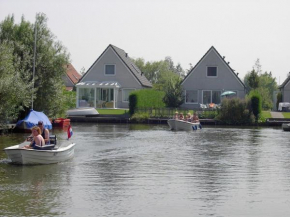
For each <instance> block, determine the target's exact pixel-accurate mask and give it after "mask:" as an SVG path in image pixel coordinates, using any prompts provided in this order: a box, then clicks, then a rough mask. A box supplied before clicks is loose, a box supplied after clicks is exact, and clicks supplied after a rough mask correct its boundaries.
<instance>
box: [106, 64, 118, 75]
mask: <svg viewBox="0 0 290 217" xmlns="http://www.w3.org/2000/svg"><path fill="white" fill-rule="evenodd" d="M115 74H116V67H115V65H105V75H115Z"/></svg>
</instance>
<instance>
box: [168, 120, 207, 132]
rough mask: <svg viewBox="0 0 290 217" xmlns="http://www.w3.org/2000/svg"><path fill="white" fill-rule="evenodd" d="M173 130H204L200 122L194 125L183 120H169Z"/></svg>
mask: <svg viewBox="0 0 290 217" xmlns="http://www.w3.org/2000/svg"><path fill="white" fill-rule="evenodd" d="M167 123H168V125H169V127H170V129H171V130H187V131H189V130H197V129H202V126H201V124H200V123H199V122H197V123H192V122H188V121H183V120H176V119H169V120H168V121H167Z"/></svg>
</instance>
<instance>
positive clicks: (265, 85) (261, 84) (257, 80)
mask: <svg viewBox="0 0 290 217" xmlns="http://www.w3.org/2000/svg"><path fill="white" fill-rule="evenodd" d="M244 83H245V85H246V87H247V90H248V91H249V92H250V91H251V90H256V91H257V92H258V93H259V94H260V96H261V100H262V108H263V109H266V110H267V109H271V108H272V107H273V93H274V91H275V90H277V89H278V85H277V82H276V78H273V77H272V73H271V72H269V73H268V72H264V73H263V72H262V67H261V64H260V60H259V59H257V61H256V62H255V65H254V66H253V70H252V71H251V72H249V73H247V74H246V76H245V78H244Z"/></svg>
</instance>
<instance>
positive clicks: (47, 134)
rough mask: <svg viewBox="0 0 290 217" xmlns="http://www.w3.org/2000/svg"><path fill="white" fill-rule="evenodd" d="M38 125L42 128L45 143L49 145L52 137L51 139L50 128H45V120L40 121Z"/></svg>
mask: <svg viewBox="0 0 290 217" xmlns="http://www.w3.org/2000/svg"><path fill="white" fill-rule="evenodd" d="M37 126H38V127H39V128H40V130H41V136H42V137H43V139H44V141H45V144H46V145H49V144H50V139H49V130H48V129H46V128H44V124H43V121H38V124H37Z"/></svg>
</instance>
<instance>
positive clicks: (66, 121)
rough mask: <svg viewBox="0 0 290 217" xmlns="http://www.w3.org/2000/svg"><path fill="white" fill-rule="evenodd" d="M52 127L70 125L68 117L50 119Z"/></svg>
mask: <svg viewBox="0 0 290 217" xmlns="http://www.w3.org/2000/svg"><path fill="white" fill-rule="evenodd" d="M52 125H53V126H54V127H67V126H68V125H70V119H68V118H57V119H54V120H53V121H52Z"/></svg>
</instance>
